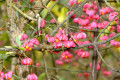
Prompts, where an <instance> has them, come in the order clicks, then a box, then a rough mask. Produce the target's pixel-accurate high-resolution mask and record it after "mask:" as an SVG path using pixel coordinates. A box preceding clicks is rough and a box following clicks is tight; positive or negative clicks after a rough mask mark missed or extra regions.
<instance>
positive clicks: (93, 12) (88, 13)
mask: <svg viewBox="0 0 120 80" xmlns="http://www.w3.org/2000/svg"><path fill="white" fill-rule="evenodd" d="M86 14H87V15H89V16H93V15H94V14H95V11H94V10H86Z"/></svg>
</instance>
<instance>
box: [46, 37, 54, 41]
mask: <svg viewBox="0 0 120 80" xmlns="http://www.w3.org/2000/svg"><path fill="white" fill-rule="evenodd" d="M54 41H55V38H54V37H48V38H47V42H54Z"/></svg>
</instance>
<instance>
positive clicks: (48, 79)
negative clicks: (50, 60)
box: [43, 52, 50, 80]
mask: <svg viewBox="0 0 120 80" xmlns="http://www.w3.org/2000/svg"><path fill="white" fill-rule="evenodd" d="M43 62H44V67H45V73H46V78H47V80H50V78H49V75H48V71H47V65H46V60H45V52H44V53H43Z"/></svg>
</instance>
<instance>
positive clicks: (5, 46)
mask: <svg viewBox="0 0 120 80" xmlns="http://www.w3.org/2000/svg"><path fill="white" fill-rule="evenodd" d="M4 47H5V48H12V46H4Z"/></svg>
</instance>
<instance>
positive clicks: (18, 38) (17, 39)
mask: <svg viewBox="0 0 120 80" xmlns="http://www.w3.org/2000/svg"><path fill="white" fill-rule="evenodd" d="M16 42H17V44H18V46H19V47H20V46H21V41H20V36H19V35H18V36H17V37H16Z"/></svg>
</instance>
